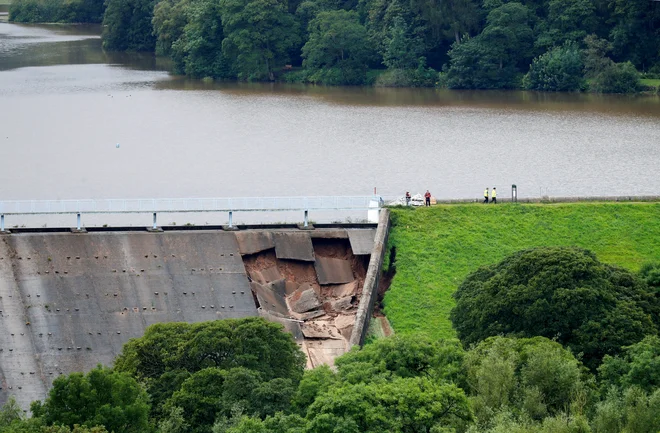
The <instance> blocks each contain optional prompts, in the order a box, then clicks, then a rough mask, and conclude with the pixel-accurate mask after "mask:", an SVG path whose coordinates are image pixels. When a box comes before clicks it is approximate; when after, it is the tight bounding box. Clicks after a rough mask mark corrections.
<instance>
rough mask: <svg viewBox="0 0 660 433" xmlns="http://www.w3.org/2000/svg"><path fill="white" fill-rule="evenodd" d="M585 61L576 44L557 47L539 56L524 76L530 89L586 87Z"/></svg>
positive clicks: (573, 88)
mask: <svg viewBox="0 0 660 433" xmlns="http://www.w3.org/2000/svg"><path fill="white" fill-rule="evenodd" d="M583 69H584V62H583V61H582V55H581V54H580V51H579V50H578V48H577V46H576V45H564V46H563V47H555V48H553V49H552V50H550V51H548V52H547V53H545V54H543V55H541V56H539V57H537V58H536V59H534V61H533V62H532V65H531V67H530V69H529V72H528V73H527V74H526V75H525V77H524V78H523V87H525V88H526V89H529V90H544V91H552V92H565V91H573V90H581V89H582V88H583V87H584V78H583V75H582V71H583Z"/></svg>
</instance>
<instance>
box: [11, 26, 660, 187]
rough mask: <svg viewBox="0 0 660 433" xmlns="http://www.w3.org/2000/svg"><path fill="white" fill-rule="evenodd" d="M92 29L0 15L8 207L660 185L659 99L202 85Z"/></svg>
mask: <svg viewBox="0 0 660 433" xmlns="http://www.w3.org/2000/svg"><path fill="white" fill-rule="evenodd" d="M99 32H100V28H99V27H98V26H58V25H51V26H44V25H16V24H9V23H5V22H0V151H1V153H0V159H1V165H2V168H1V170H0V197H1V198H2V199H56V198H62V199H67V198H135V197H161V198H162V197H223V196H288V195H364V194H370V193H371V192H372V191H373V188H374V187H378V192H379V193H381V194H384V195H386V196H394V195H402V194H403V193H404V192H405V191H406V190H408V191H411V192H412V193H413V194H414V193H417V192H421V193H423V192H424V191H425V190H426V189H430V190H431V192H432V193H433V194H434V195H435V196H437V197H439V198H468V197H475V198H476V197H479V196H480V195H481V193H482V191H483V189H484V187H486V186H489V187H493V186H496V187H498V191H500V196H506V195H508V194H509V188H510V186H511V184H517V185H518V190H519V195H520V196H521V197H537V196H539V195H550V196H577V195H650V194H658V192H659V191H660V174H659V173H660V171H659V168H660V99H659V98H658V97H656V96H604V95H584V94H550V93H535V92H490V91H448V90H434V89H382V88H381V89H376V88H351V87H343V88H330V87H322V86H296V85H285V84H237V83H205V82H202V81H195V80H188V79H184V78H181V77H174V76H171V75H170V74H169V73H168V68H169V63H168V62H167V60H166V59H156V58H155V57H153V56H151V55H128V54H109V53H104V52H103V51H102V50H101V42H100V39H99ZM117 143H119V144H120V147H119V148H117V147H116V144H117Z"/></svg>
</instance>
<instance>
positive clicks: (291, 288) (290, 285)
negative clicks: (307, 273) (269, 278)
mask: <svg viewBox="0 0 660 433" xmlns="http://www.w3.org/2000/svg"><path fill="white" fill-rule="evenodd" d="M298 287H300V285H299V284H298V283H296V282H295V281H288V280H287V282H286V285H285V290H286V295H287V296H289V295H292V294H293V293H294V292H295V291H296V290H298Z"/></svg>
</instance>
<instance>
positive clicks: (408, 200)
mask: <svg viewBox="0 0 660 433" xmlns="http://www.w3.org/2000/svg"><path fill="white" fill-rule="evenodd" d="M406 206H410V191H406Z"/></svg>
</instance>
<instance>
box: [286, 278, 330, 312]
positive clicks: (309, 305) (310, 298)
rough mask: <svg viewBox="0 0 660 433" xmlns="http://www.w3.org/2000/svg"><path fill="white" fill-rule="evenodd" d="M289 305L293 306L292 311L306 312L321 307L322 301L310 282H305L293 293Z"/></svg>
mask: <svg viewBox="0 0 660 433" xmlns="http://www.w3.org/2000/svg"><path fill="white" fill-rule="evenodd" d="M289 305H290V306H291V311H295V312H296V313H306V312H307V311H310V310H314V309H316V308H318V307H320V306H321V305H322V303H321V300H320V299H319V295H318V294H317V293H316V290H314V288H312V287H311V286H310V285H309V284H303V285H301V286H300V289H298V291H296V292H295V293H294V294H293V295H291V297H290V298H289Z"/></svg>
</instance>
